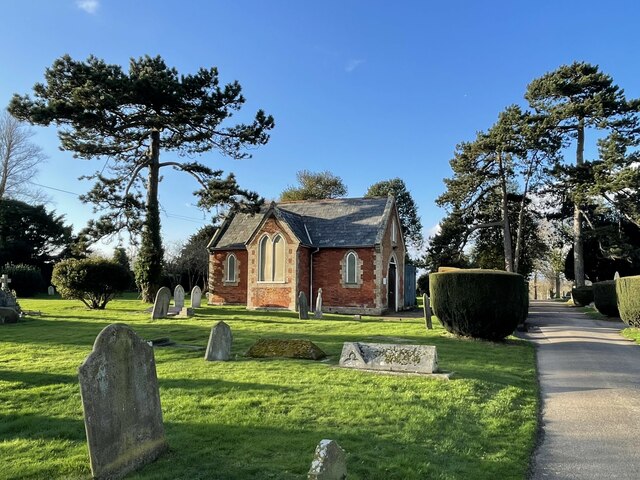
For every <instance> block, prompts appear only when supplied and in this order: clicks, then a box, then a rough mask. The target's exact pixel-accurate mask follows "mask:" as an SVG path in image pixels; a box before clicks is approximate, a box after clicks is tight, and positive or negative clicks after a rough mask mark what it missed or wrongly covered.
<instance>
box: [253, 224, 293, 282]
mask: <svg viewBox="0 0 640 480" xmlns="http://www.w3.org/2000/svg"><path fill="white" fill-rule="evenodd" d="M278 237H280V240H281V241H282V245H283V247H282V252H283V258H282V264H283V268H284V272H283V275H284V279H282V280H274V277H275V272H274V267H275V242H274V240H275V239H276V238H278ZM265 238H267V239H269V244H270V245H271V248H272V252H271V261H272V262H273V263H272V266H271V279H265V280H260V273H261V272H260V265H261V263H262V248H261V244H262V242H263V241H264V239H265ZM257 247H258V248H257V249H256V250H257V257H258V268H257V276H256V283H258V284H260V285H265V284H271V285H273V284H285V283H287V240H286V238H285V237H284V235H282V234H281V233H280V232H276V233H275V234H274V235H273V238H272V237H271V235H269V234H268V233H264V234H263V235H262V236H261V237H260V240H259V241H258V243H257Z"/></svg>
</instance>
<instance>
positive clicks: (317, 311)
mask: <svg viewBox="0 0 640 480" xmlns="http://www.w3.org/2000/svg"><path fill="white" fill-rule="evenodd" d="M313 316H314V317H315V318H322V289H321V288H319V289H318V296H317V297H316V309H315V310H314V312H313Z"/></svg>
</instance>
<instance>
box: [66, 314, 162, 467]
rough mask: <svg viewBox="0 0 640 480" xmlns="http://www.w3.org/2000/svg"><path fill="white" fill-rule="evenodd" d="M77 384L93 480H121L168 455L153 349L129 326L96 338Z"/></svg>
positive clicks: (117, 325)
mask: <svg viewBox="0 0 640 480" xmlns="http://www.w3.org/2000/svg"><path fill="white" fill-rule="evenodd" d="M78 378H79V380H80V394H81V396H82V407H83V410H84V425H85V429H86V433H87V442H88V444H89V458H90V461H91V473H92V475H93V478H99V479H107V478H108V479H116V478H122V477H124V476H125V475H126V474H127V473H129V472H131V471H133V470H136V469H137V468H139V467H141V466H143V465H145V464H147V463H150V462H153V461H154V460H155V459H156V458H158V457H159V456H160V455H161V454H162V453H163V452H165V451H166V450H167V449H168V445H167V441H166V438H165V434H164V425H163V423H162V410H161V408H160V393H159V391H158V379H157V376H156V364H155V360H154V357H153V348H152V347H151V346H149V345H148V344H147V342H145V341H144V340H142V339H141V338H140V337H138V335H136V333H135V332H134V331H133V330H132V329H131V328H130V327H129V326H127V325H125V324H122V323H114V324H111V325H109V326H107V327H105V328H104V329H103V330H102V331H101V332H100V333H99V334H98V336H97V337H96V341H95V343H94V344H93V350H92V352H91V353H90V354H89V356H88V357H87V358H86V359H85V361H84V363H83V364H82V365H81V366H80V368H79V369H78Z"/></svg>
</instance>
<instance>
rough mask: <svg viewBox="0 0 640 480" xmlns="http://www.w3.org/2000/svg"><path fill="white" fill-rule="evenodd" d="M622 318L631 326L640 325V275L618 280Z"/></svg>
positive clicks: (617, 290) (617, 288)
mask: <svg viewBox="0 0 640 480" xmlns="http://www.w3.org/2000/svg"><path fill="white" fill-rule="evenodd" d="M616 295H617V296H618V310H619V311H620V318H621V319H622V321H623V322H624V323H626V324H627V325H629V326H630V327H640V275H636V276H635V277H622V278H619V279H618V280H616Z"/></svg>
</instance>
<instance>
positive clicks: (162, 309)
mask: <svg viewBox="0 0 640 480" xmlns="http://www.w3.org/2000/svg"><path fill="white" fill-rule="evenodd" d="M170 301H171V290H169V289H168V288H167V287H160V290H158V293H156V301H155V302H153V309H152V310H151V320H155V319H156V318H165V317H166V316H167V313H169V302H170Z"/></svg>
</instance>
